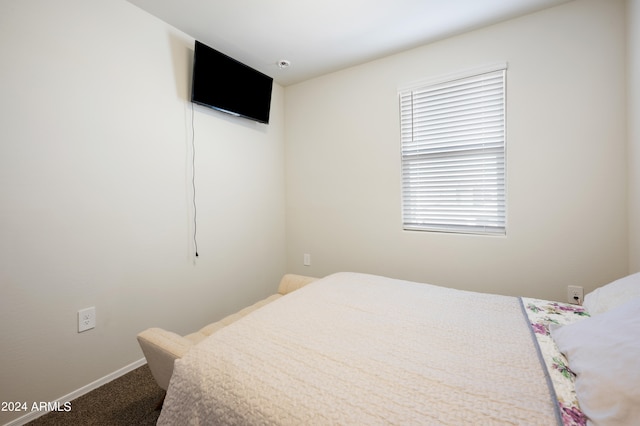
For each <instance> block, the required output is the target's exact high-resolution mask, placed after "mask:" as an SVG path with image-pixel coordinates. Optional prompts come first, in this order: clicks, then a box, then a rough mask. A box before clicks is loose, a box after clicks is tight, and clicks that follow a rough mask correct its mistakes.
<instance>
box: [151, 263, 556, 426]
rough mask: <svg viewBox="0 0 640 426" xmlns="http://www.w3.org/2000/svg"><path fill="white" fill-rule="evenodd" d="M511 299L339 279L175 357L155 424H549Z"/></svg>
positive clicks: (526, 335) (545, 397) (531, 352)
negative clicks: (167, 386) (182, 355)
mask: <svg viewBox="0 0 640 426" xmlns="http://www.w3.org/2000/svg"><path fill="white" fill-rule="evenodd" d="M544 374H545V373H544V370H543V368H542V366H541V364H540V361H539V360H538V357H537V353H536V348H535V346H534V343H533V340H532V337H531V334H530V331H529V329H528V325H527V321H526V320H525V318H524V317H523V314H522V311H521V307H520V305H519V301H518V299H517V298H515V297H506V296H496V295H487V294H482V293H473V292H464V291H459V290H452V289H447V288H443V287H437V286H432V285H428V284H419V283H412V282H407V281H399V280H393V279H388V278H383V277H378V276H373V275H364V274H353V273H339V274H334V275H330V276H328V277H326V278H324V279H321V280H319V281H316V282H314V283H312V284H309V285H307V286H306V287H303V288H302V289H300V290H297V291H295V292H293V293H291V294H289V295H287V296H285V297H282V298H280V299H278V300H276V301H275V302H273V303H271V304H269V305H267V306H265V307H263V308H261V309H259V310H257V311H255V312H253V313H252V314H250V315H248V316H247V317H245V318H243V319H241V320H239V321H238V322H236V323H233V324H231V325H229V326H228V327H226V328H224V329H221V330H220V331H218V332H216V333H214V334H213V335H211V336H210V337H209V338H207V339H206V340H204V341H203V342H201V343H200V344H198V345H197V346H195V347H194V348H193V349H192V350H190V351H189V352H188V353H187V355H186V356H185V357H184V358H182V359H180V360H178V361H176V364H175V368H174V373H173V377H172V378H171V383H170V385H169V390H168V392H167V396H166V399H165V403H164V408H163V410H162V413H161V415H160V418H159V421H158V424H159V425H216V424H234V425H276V424H278V425H329V424H332V425H334V424H345V425H346V424H351V425H374V424H397V425H416V424H420V425H424V424H434V425H435V424H437V425H444V424H449V425H466V424H473V425H482V424H516V425H525V424H531V425H533V424H536V425H545V426H546V425H553V424H557V420H556V417H555V413H554V405H553V402H552V396H551V394H550V391H549V389H548V387H547V383H546V380H545V375H544Z"/></svg>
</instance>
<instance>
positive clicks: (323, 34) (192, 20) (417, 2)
mask: <svg viewBox="0 0 640 426" xmlns="http://www.w3.org/2000/svg"><path fill="white" fill-rule="evenodd" d="M128 1H129V2H130V3H133V4H134V5H136V6H138V7H140V8H141V9H143V10H146V11H147V12H149V13H150V14H152V15H155V16H156V17H158V18H160V19H161V20H163V21H165V22H167V23H168V24H170V25H172V26H173V27H175V28H178V29H179V30H181V31H183V32H185V33H186V34H188V35H190V36H191V37H193V38H195V39H196V40H199V41H201V42H202V43H204V44H207V45H209V46H211V47H213V48H214V49H216V50H219V51H221V52H223V53H225V54H227V55H229V56H231V57H233V58H235V59H237V60H239V61H240V62H243V63H245V64H247V65H249V66H251V67H253V68H256V69H258V70H260V71H262V72H263V73H265V74H267V75H269V76H271V77H273V78H274V80H275V81H276V82H278V83H279V84H281V85H283V86H287V85H290V84H294V83H298V82H301V81H304V80H307V79H310V78H313V77H316V76H319V75H322V74H325V73H328V72H332V71H336V70H339V69H342V68H346V67H349V66H352V65H356V64H360V63H364V62H367V61H370V60H373V59H377V58H381V57H384V56H387V55H390V54H393V53H396V52H400V51H403V50H407V49H410V48H413V47H416V46H420V45H423V44H426V43H430V42H433V41H435V40H439V39H442V38H445V37H449V36H452V35H455V34H460V33H462V32H465V31H469V30H472V29H476V28H479V27H483V26H486V25H490V24H494V23H497V22H500V21H504V20H507V19H511V18H514V17H517V16H521V15H524V14H527V13H531V12H534V11H538V10H542V9H545V8H547V7H552V6H556V5H558V4H561V3H566V2H567V1H570V0H375V1H372V0H323V1H313V0H128ZM280 60H288V61H289V62H290V64H291V65H290V66H289V67H287V68H280V67H279V66H278V62H279V61H280Z"/></svg>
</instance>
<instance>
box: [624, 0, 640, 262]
mask: <svg viewBox="0 0 640 426" xmlns="http://www.w3.org/2000/svg"><path fill="white" fill-rule="evenodd" d="M627 55H628V62H627V63H628V68H627V83H628V92H627V93H628V108H629V110H628V114H627V117H628V127H627V128H628V131H629V135H628V137H629V155H628V158H629V163H628V167H629V272H638V271H640V119H639V118H638V117H640V0H627Z"/></svg>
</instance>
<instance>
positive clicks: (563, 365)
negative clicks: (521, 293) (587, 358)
mask: <svg viewBox="0 0 640 426" xmlns="http://www.w3.org/2000/svg"><path fill="white" fill-rule="evenodd" d="M520 300H521V302H522V306H523V309H524V311H525V313H526V314H527V316H528V318H529V322H530V323H531V328H532V330H533V332H534V335H535V336H536V339H537V341H538V347H539V349H540V354H541V356H542V359H543V360H544V364H545V365H546V367H547V371H548V372H549V376H550V379H551V382H552V384H553V387H554V390H555V393H556V398H557V400H558V408H559V410H560V415H561V417H562V422H563V424H564V425H565V426H573V425H578V426H584V425H586V424H587V417H586V416H585V415H584V413H583V412H582V410H580V406H579V404H578V398H577V396H576V391H575V374H574V373H573V372H572V371H571V369H570V368H569V365H568V362H567V359H566V358H565V356H564V355H562V354H561V353H560V351H559V350H558V347H557V346H556V344H555V342H554V341H553V339H552V338H551V334H550V333H549V327H550V326H551V325H552V324H558V325H565V324H571V323H573V322H576V321H579V320H581V319H584V318H586V317H589V314H588V313H587V311H586V310H585V308H583V307H582V306H578V305H571V304H568V303H560V302H551V301H548V300H540V299H531V298H528V297H521V298H520Z"/></svg>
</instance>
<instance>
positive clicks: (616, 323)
mask: <svg viewBox="0 0 640 426" xmlns="http://www.w3.org/2000/svg"><path fill="white" fill-rule="evenodd" d="M551 336H552V337H553V339H554V340H555V342H556V344H557V345H558V349H560V352H562V353H563V354H565V356H566V357H567V359H568V360H569V368H570V369H571V370H572V371H573V372H574V373H575V374H576V381H575V385H576V394H577V396H578V402H579V404H580V408H581V409H582V411H583V412H584V414H585V415H586V416H587V417H588V418H589V420H590V421H591V423H592V424H606V425H631V424H638V421H639V419H640V297H636V298H635V299H632V300H631V301H629V302H627V303H625V304H623V305H622V306H619V307H617V308H614V309H611V310H610V311H608V312H604V313H602V314H600V315H597V316H595V317H591V318H586V319H584V320H580V321H578V322H575V323H573V324H569V325H564V326H561V327H556V328H552V330H551Z"/></svg>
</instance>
